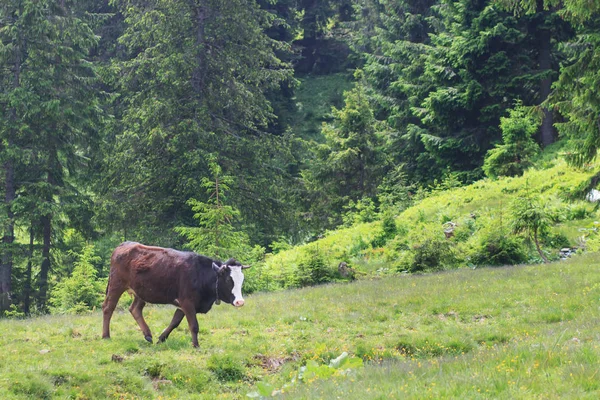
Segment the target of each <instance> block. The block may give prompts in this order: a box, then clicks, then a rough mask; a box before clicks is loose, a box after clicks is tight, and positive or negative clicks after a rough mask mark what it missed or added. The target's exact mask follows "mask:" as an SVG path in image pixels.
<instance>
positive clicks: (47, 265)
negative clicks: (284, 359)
mask: <svg viewBox="0 0 600 400" xmlns="http://www.w3.org/2000/svg"><path fill="white" fill-rule="evenodd" d="M599 147H600V1H598V0H591V1H589V0H320V1H317V0H168V1H167V0H77V1H75V0H3V1H2V2H1V3H0V188H1V191H2V193H1V196H0V237H1V243H0V316H2V315H4V316H23V315H31V314H36V315H37V314H45V313H54V312H56V313H61V312H80V311H85V310H90V309H93V308H94V307H98V306H99V305H100V304H101V301H102V298H103V295H104V290H105V288H106V278H107V277H108V272H109V258H110V254H111V252H112V250H113V249H114V248H115V246H117V245H118V244H119V243H121V242H123V241H127V240H131V241H136V242H140V243H144V244H148V245H155V246H162V247H170V248H176V249H187V250H192V251H196V252H198V253H202V254H205V255H207V256H210V257H216V258H219V259H222V260H226V259H228V258H230V257H235V258H237V259H239V260H241V261H242V262H244V263H250V264H253V266H254V268H253V269H251V270H249V271H248V274H254V275H249V277H248V283H247V284H248V290H249V291H262V290H270V289H273V288H287V287H300V286H308V285H312V284H317V283H322V282H328V281H332V280H336V279H343V278H344V276H345V275H344V276H338V275H336V274H339V273H340V271H338V263H339V262H340V261H345V262H348V263H349V264H352V263H353V262H354V264H353V265H351V266H352V268H351V269H352V270H353V271H355V272H357V274H358V273H359V272H360V269H361V263H360V262H359V261H358V258H359V257H358V256H359V255H360V257H363V258H364V259H371V260H372V259H373V257H375V255H376V254H380V253H382V252H384V253H385V257H384V258H385V260H386V262H388V263H389V265H391V266H392V269H393V271H394V272H400V271H408V272H409V273H412V272H422V271H429V270H439V269H448V268H453V267H460V266H467V265H473V264H476V265H494V264H498V265H500V264H502V265H503V264H518V263H524V262H530V261H531V262H537V261H540V262H546V261H548V260H550V261H552V257H553V256H555V254H554V253H553V254H550V253H551V252H550V249H556V252H555V253H556V254H558V253H557V251H558V249H560V248H561V247H572V246H574V245H575V243H574V240H571V237H569V235H568V234H567V233H564V232H563V233H560V232H558V231H553V230H552V229H553V227H554V226H556V224H557V223H559V222H560V221H562V220H564V221H566V220H576V219H577V213H578V212H579V213H580V214H582V215H584V216H590V215H592V214H593V213H594V212H596V211H595V210H588V208H586V207H587V205H588V204H587V203H583V201H584V200H583V199H584V198H585V195H586V193H588V192H589V190H590V189H593V188H595V187H596V184H597V183H598V180H599V178H600V170H599V169H597V166H596V164H595V159H596V154H597V151H598V148H599ZM557 160H561V161H560V162H563V161H564V163H565V165H567V166H568V167H565V168H569V169H568V171H585V173H587V175H586V176H585V179H583V178H582V179H579V178H572V180H571V181H569V182H571V183H569V182H567V183H565V182H562V181H561V182H560V183H557V181H556V180H551V179H550V178H548V180H547V182H545V184H546V185H549V186H551V185H555V186H556V187H558V186H560V185H563V186H560V187H561V189H560V190H561V191H562V192H561V193H563V194H564V193H566V192H569V193H568V194H570V195H572V196H571V197H569V196H562V197H561V196H558V197H557V198H559V197H560V199H561V200H560V201H561V202H565V203H561V204H562V205H561V206H560V207H562V211H564V212H562V211H561V212H562V214H561V213H559V212H555V213H553V212H552V210H550V211H548V204H549V203H548V201H549V200H547V199H545V198H540V197H536V196H537V191H538V189H537V188H538V186H536V185H537V183H536V181H535V179H537V178H535V177H533V178H530V179H529V178H528V179H529V180H527V182H529V183H523V184H522V187H524V186H526V185H531V187H530V188H531V190H530V191H529V192H528V193H525V194H524V196H525V197H526V198H527V199H528V201H523V202H521V204H522V207H521V208H519V207H518V205H512V206H511V207H509V204H508V201H507V202H506V203H503V204H502V207H505V208H506V210H505V212H504V213H503V214H502V216H500V217H498V218H499V219H498V220H494V221H496V222H494V223H493V224H492V223H489V224H488V225H486V221H491V220H492V217H491V216H490V217H489V218H488V217H487V216H484V213H485V211H481V210H468V211H466V208H465V209H464V210H465V211H464V215H463V214H460V215H458V214H456V215H449V216H448V217H447V218H444V217H439V218H438V217H436V218H438V219H436V220H435V224H437V225H436V226H438V225H439V229H438V228H431V229H433V230H432V231H429V230H428V229H429V228H428V227H426V226H425V225H422V226H421V228H418V227H417V225H415V226H414V227H410V228H407V226H406V225H403V224H401V223H400V224H399V223H397V222H396V220H395V218H397V216H398V215H400V213H401V212H403V211H404V210H407V209H408V208H409V207H411V206H413V205H415V204H418V203H419V202H423V201H426V200H427V199H428V198H431V196H433V195H435V194H439V193H442V192H444V191H447V190H453V189H456V188H463V187H467V186H468V185H473V184H477V182H512V181H510V179H518V178H519V177H521V176H523V174H524V173H527V171H529V170H531V169H533V168H540V169H543V168H546V167H547V168H550V167H551V166H552V165H554V164H553V163H556V162H559V161H557ZM561 174H563V172H561V173H560V174H558V175H561ZM564 174H567V175H568V174H571V172H564ZM573 174H574V173H573ZM558 175H557V176H558ZM561 176H562V175H561ZM565 176H566V175H565ZM569 176H570V175H569ZM507 177H508V178H507ZM544 179H545V178H539V182H540V183H539V188H541V189H539V192H540V193H541V192H544V191H545V190H546V189H545V188H544V187H543V184H544V182H543V181H544ZM557 179H558V178H557ZM578 179H579V180H578ZM480 184H483V183H480ZM506 185H507V186H506V187H505V188H504V189H503V193H505V194H507V195H509V194H510V193H514V192H515V191H516V190H517V189H514V188H513V189H511V188H510V184H509V183H507V184H506ZM465 190H466V189H465ZM511 190H512V192H511ZM549 190H550V189H549ZM550 191H551V190H550ZM532 192H536V193H532ZM527 196H528V197H527ZM567 197H568V199H567ZM462 200H464V198H463V199H461V201H462ZM451 201H454V200H448V204H450V202H451ZM474 201H475V200H474ZM556 201H558V200H556ZM567 201H581V202H582V203H569V204H571V205H569V206H566V205H564V204H567V203H566V202H567ZM499 202H500V201H498V203H499ZM461 204H462V203H461ZM553 204H555V205H556V204H558V203H553ZM577 204H580V205H577ZM446 205H447V204H446V203H444V206H446ZM465 207H466V206H465ZM485 207H488V208H489V207H491V205H486V206H485ZM560 207H559V206H556V207H554V210H555V211H556V209H557V208H560ZM488 208H486V209H488ZM509 208H510V210H509ZM461 210H462V209H461ZM482 210H483V208H482ZM565 210H566V211H565ZM578 210H579V211H578ZM461 212H462V211H461ZM468 213H472V214H471V218H470V219H468V221H467V219H464V220H460V218H463V217H464V218H467V217H466V215H467V214H468ZM476 214H477V215H476ZM559 214H560V215H559ZM563 215H566V217H563ZM476 216H480V217H477V218H476ZM569 216H570V217H569ZM427 218H428V217H427V213H426V212H423V213H421V214H418V213H417V214H415V216H414V218H413V219H412V221H415V223H417V221H420V222H423V223H426V222H427ZM494 218H496V217H495V216H494ZM561 218H562V220H561ZM497 221H501V222H500V223H497ZM361 223H377V224H378V225H377V229H378V230H377V231H374V232H373V233H372V235H371V236H369V238H367V239H364V240H363V239H356V240H355V241H354V242H352V243H349V244H348V245H347V250H344V251H341V250H340V252H339V253H335V254H333V253H331V254H330V253H327V251H329V250H326V246H328V245H327V244H326V241H324V240H323V238H325V239H327V238H328V237H330V236H331V235H332V232H334V231H336V230H337V229H346V228H349V227H352V226H357V224H361ZM448 224H450V225H448ZM452 224H454V225H452ZM431 226H433V225H431ZM453 226H456V230H455V231H454V232H451V231H452V230H453V229H452V228H453ZM509 226H510V229H509ZM448 227H450V229H449V230H448ZM467 227H468V229H467ZM496 227H500V228H498V229H495V228H496ZM504 228H506V229H504ZM365 229H366V228H365ZM374 229H375V228H374ZM436 229H438V230H436ZM444 229H446V230H444ZM461 229H463V230H462V231H461ZM505 231H506V232H505ZM444 232H446V233H448V232H450V233H453V234H452V235H447V237H444ZM594 232H595V231H594ZM503 233H505V234H503ZM461 234H462V235H463V236H461ZM411 235H412V236H411ZM414 235H420V236H419V237H416V236H414ZM439 235H441V236H440V237H438V236H439ZM473 235H479V236H477V238H478V239H477V240H478V241H477V243H476V244H473V245H472V246H471V245H469V246H465V249H463V250H460V251H457V250H456V249H457V248H458V247H460V243H461V242H460V241H461V240H463V242H464V243H466V241H467V240H469V239H468V238H469V237H475V236H473ZM451 236H452V237H451ZM592 242H593V241H592ZM311 243H313V244H314V243H321V244H320V245H319V246H315V247H312V248H310V250H306V251H304V255H303V257H304V258H303V259H302V260H300V261H297V260H296V261H293V262H291V261H290V262H289V263H288V261H289V259H288V261H286V259H285V257H282V258H281V260H282V261H281V262H280V265H281V266H282V268H285V265H288V266H289V265H292V264H293V265H294V267H293V268H294V269H293V271H292V270H290V271H291V272H289V271H288V272H289V274H288V275H285V274H287V273H288V272H285V273H283V272H282V274H283V275H277V274H275V273H273V274H271V275H269V274H268V273H267V272H268V269H267V267H261V265H264V263H265V262H266V261H265V260H267V261H268V259H269V257H273V255H276V254H283V252H285V251H290V249H294V248H295V247H297V246H300V245H307V244H311ZM473 243H475V242H473ZM490 243H492V244H494V245H495V246H496V247H494V248H498V249H500V250H498V251H497V252H495V250H494V249H491V247H490ZM590 243H591V242H590ZM330 246H331V247H330V248H333V246H334V245H333V244H330ZM386 246H387V247H386ZM457 246H458V247H457ZM467 247H468V248H467ZM377 249H383V250H377ZM589 249H590V247H589V246H588V250H589ZM332 251H333V250H332ZM378 251H379V253H378ZM367 253H368V254H367ZM340 254H342V255H340ZM338 255H340V256H339V257H338ZM353 257H354V258H353ZM382 257H383V256H382ZM353 260H354V261H353ZM286 263H287V264H286ZM261 268H262V269H261ZM290 268H291V267H290ZM250 271H252V272H250ZM261 271H262V272H261ZM342 272H344V271H342ZM365 273H369V270H368V268H367V270H366V272H365ZM284 275H285V276H284ZM278 279H279V281H278Z"/></svg>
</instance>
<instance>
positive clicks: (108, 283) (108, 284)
mask: <svg viewBox="0 0 600 400" xmlns="http://www.w3.org/2000/svg"><path fill="white" fill-rule="evenodd" d="M109 286H110V273H109V274H108V281H107V282H106V293H105V296H108V288H109Z"/></svg>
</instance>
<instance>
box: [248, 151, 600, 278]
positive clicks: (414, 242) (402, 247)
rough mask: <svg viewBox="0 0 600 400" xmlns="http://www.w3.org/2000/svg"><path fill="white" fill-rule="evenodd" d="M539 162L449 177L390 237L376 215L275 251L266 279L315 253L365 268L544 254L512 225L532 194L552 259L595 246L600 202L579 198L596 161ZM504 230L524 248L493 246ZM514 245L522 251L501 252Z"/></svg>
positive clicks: (374, 270)
mask: <svg viewBox="0 0 600 400" xmlns="http://www.w3.org/2000/svg"><path fill="white" fill-rule="evenodd" d="M539 164H541V165H540V167H539V168H538V169H532V170H530V171H528V172H526V173H525V175H524V176H522V177H515V178H503V179H498V180H491V179H484V180H481V181H478V182H476V183H474V184H472V185H468V186H464V187H457V188H449V189H448V188H447V187H446V186H445V185H443V184H442V185H440V187H439V188H434V189H433V190H432V191H431V192H429V193H428V194H427V196H426V197H425V198H422V199H420V200H415V201H414V204H413V205H412V206H411V207H409V208H407V209H405V210H402V211H401V212H398V213H397V214H396V217H395V225H396V233H395V234H394V236H393V237H390V238H387V239H386V240H384V241H382V240H379V239H378V238H379V237H380V236H381V234H382V223H381V221H376V222H372V223H362V224H356V225H354V226H352V227H348V228H343V229H339V230H336V231H332V232H328V233H326V234H325V235H324V238H322V239H320V240H318V241H315V242H313V243H309V244H307V245H304V246H298V247H296V248H293V249H290V250H287V251H282V252H280V253H278V254H275V255H270V256H269V257H267V260H266V262H265V265H264V266H262V267H261V268H262V269H261V270H260V274H261V279H263V280H264V279H265V277H267V279H268V281H269V282H270V286H269V288H272V287H290V286H294V285H295V281H294V275H296V274H297V273H298V270H299V268H301V266H302V264H303V263H306V262H307V261H306V260H307V258H314V256H315V254H317V255H318V256H319V257H322V258H323V259H324V262H325V264H326V266H327V268H329V269H330V271H335V269H336V267H337V265H338V264H339V263H340V262H341V261H345V262H347V263H349V264H350V265H352V266H353V267H354V268H355V269H356V270H357V271H358V272H359V274H363V275H362V276H372V275H384V274H394V273H398V272H402V271H414V270H434V269H437V270H441V269H455V268H462V267H475V266H484V265H494V263H497V264H508V263H509V262H508V261H505V259H516V260H517V262H518V263H536V262H540V261H541V258H540V256H539V254H538V253H537V252H536V250H535V247H534V245H533V243H532V242H531V241H528V240H527V238H526V236H527V235H526V232H525V233H524V234H523V235H522V236H520V237H516V236H515V235H514V234H513V232H512V222H513V220H514V216H513V208H514V205H515V204H518V203H523V202H526V201H529V200H528V199H537V200H539V202H540V204H542V207H543V209H544V212H545V213H546V215H547V218H548V219H549V225H550V229H549V230H548V232H546V233H545V234H544V235H543V237H542V249H543V250H544V253H545V255H546V256H547V257H548V258H549V259H550V260H557V259H558V258H559V250H560V249H561V248H563V247H579V248H581V249H582V250H583V249H584V248H588V249H592V250H596V249H597V247H598V245H597V243H596V242H597V241H598V239H597V237H596V234H595V233H594V231H593V230H589V228H590V227H594V221H597V220H598V219H599V215H598V210H597V209H596V208H595V206H594V204H591V203H589V202H586V201H584V200H577V199H578V198H581V197H582V196H581V193H582V189H583V188H585V187H586V186H587V183H588V182H589V181H590V179H591V177H592V176H594V174H596V173H597V171H598V170H597V167H589V168H587V169H574V168H572V167H569V166H568V165H566V163H565V162H564V161H560V160H553V161H547V160H540V162H539ZM532 201H533V200H532ZM449 222H452V223H454V224H455V230H454V236H453V237H452V238H450V239H446V238H445V236H444V228H445V226H446V225H445V224H446V223H449ZM501 238H509V239H508V244H507V245H506V246H513V247H518V248H517V249H515V248H508V249H504V248H499V249H494V248H493V247H494V246H495V245H496V243H497V242H499V241H500V240H501ZM515 243H516V244H515ZM494 251H496V253H493V252H494ZM510 251H513V252H514V253H516V255H515V254H508V255H507V254H504V253H502V252H505V253H510ZM521 253H523V254H521ZM517 256H518V257H517ZM503 257H504V258H503ZM511 257H512V258H511ZM419 263H420V264H419ZM419 268H421V269H419ZM253 273H259V272H258V269H257V271H253Z"/></svg>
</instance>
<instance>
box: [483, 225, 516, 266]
mask: <svg viewBox="0 0 600 400" xmlns="http://www.w3.org/2000/svg"><path fill="white" fill-rule="evenodd" d="M525 261H527V250H526V248H525V245H524V244H523V241H522V239H521V238H520V237H518V236H512V235H507V234H504V233H502V232H491V233H489V234H486V235H483V237H482V238H481V240H480V242H479V246H478V247H477V249H476V251H475V253H474V254H473V255H472V256H471V262H472V263H473V264H474V265H514V264H520V263H524V262H525Z"/></svg>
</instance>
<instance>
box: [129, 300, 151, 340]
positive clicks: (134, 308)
mask: <svg viewBox="0 0 600 400" xmlns="http://www.w3.org/2000/svg"><path fill="white" fill-rule="evenodd" d="M145 305H146V302H145V301H144V300H142V299H140V298H139V297H138V296H137V295H134V296H133V303H131V306H130V307H129V312H130V313H131V315H132V316H133V318H134V319H135V320H136V322H137V323H138V325H139V326H140V329H141V330H142V333H143V334H144V339H146V341H148V342H150V343H152V333H151V332H150V328H149V327H148V324H147V323H146V321H145V320H144V315H143V314H142V310H143V309H144V306H145Z"/></svg>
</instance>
